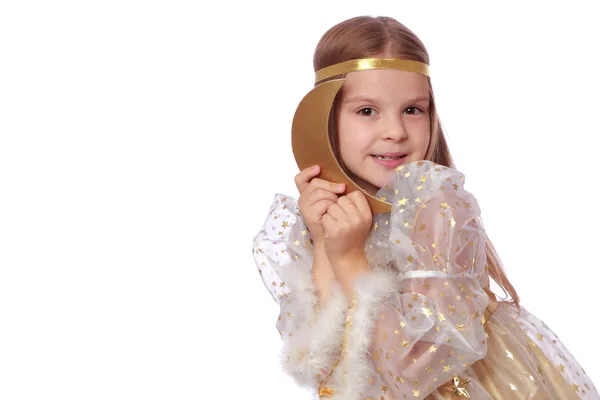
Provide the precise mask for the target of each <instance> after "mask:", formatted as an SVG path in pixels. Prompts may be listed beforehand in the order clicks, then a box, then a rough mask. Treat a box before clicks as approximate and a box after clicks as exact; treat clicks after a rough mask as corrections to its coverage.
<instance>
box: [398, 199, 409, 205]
mask: <svg viewBox="0 0 600 400" xmlns="http://www.w3.org/2000/svg"><path fill="white" fill-rule="evenodd" d="M407 200H408V199H407V198H406V197H405V198H403V199H402V200H398V205H399V206H405V205H406V201H407Z"/></svg>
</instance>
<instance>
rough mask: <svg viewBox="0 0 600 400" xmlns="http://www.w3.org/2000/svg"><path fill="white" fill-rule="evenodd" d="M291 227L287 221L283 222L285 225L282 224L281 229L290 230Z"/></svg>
mask: <svg viewBox="0 0 600 400" xmlns="http://www.w3.org/2000/svg"><path fill="white" fill-rule="evenodd" d="M289 226H290V224H288V222H287V221H283V224H281V227H282V228H284V229H285V228H288V227H289Z"/></svg>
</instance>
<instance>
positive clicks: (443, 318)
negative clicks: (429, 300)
mask: <svg viewBox="0 0 600 400" xmlns="http://www.w3.org/2000/svg"><path fill="white" fill-rule="evenodd" d="M438 318H439V320H440V321H445V320H446V317H445V316H444V314H442V313H439V314H438Z"/></svg>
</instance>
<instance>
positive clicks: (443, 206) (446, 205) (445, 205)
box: [440, 203, 450, 210]
mask: <svg viewBox="0 0 600 400" xmlns="http://www.w3.org/2000/svg"><path fill="white" fill-rule="evenodd" d="M440 207H442V208H443V209H444V210H447V209H448V208H450V206H449V205H448V203H440Z"/></svg>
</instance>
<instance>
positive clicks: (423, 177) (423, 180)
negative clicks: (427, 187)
mask: <svg viewBox="0 0 600 400" xmlns="http://www.w3.org/2000/svg"><path fill="white" fill-rule="evenodd" d="M426 180H427V176H425V175H423V176H422V177H421V179H419V182H425V181H426Z"/></svg>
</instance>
